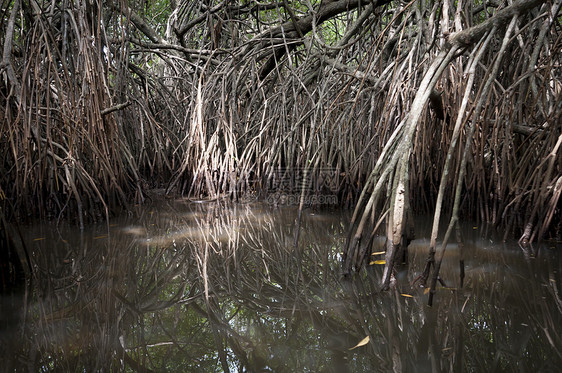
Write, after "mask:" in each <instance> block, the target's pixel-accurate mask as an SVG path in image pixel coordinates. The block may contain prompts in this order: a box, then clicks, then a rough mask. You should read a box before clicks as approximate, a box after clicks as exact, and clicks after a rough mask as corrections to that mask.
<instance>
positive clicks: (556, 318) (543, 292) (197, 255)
mask: <svg viewBox="0 0 562 373" xmlns="http://www.w3.org/2000/svg"><path fill="white" fill-rule="evenodd" d="M143 214H144V215H143ZM295 216H296V211H295V210H293V209H291V208H284V209H282V210H270V209H269V208H266V207H264V206H261V205H248V206H241V205H234V206H231V205H218V204H208V205H198V204H189V205H187V207H182V206H181V205H180V203H179V202H176V203H174V204H173V205H170V208H165V209H161V210H160V212H157V213H151V214H148V213H145V212H141V213H140V214H139V216H136V217H135V221H136V222H137V224H142V227H143V228H142V229H140V228H139V229H136V228H135V230H134V231H135V232H136V236H133V237H132V236H130V235H124V234H119V232H118V231H116V230H117V229H118V228H111V229H113V231H112V232H111V234H110V236H108V237H106V238H99V235H97V234H96V235H91V236H90V235H87V234H84V235H83V236H82V237H81V238H80V239H81V242H80V241H79V240H72V239H68V238H66V240H67V243H64V242H63V241H60V240H59V242H58V243H59V244H60V245H55V246H58V248H56V247H55V248H54V249H50V250H41V251H39V250H38V247H39V246H38V243H35V244H34V245H35V249H34V252H35V254H34V256H33V263H34V266H35V268H37V271H36V282H35V284H36V286H37V287H36V289H35V295H36V296H37V298H38V299H41V301H40V302H35V301H34V302H31V303H30V305H31V307H30V312H29V315H28V320H29V321H28V324H27V327H26V328H27V332H26V333H25V336H26V337H25V341H24V342H25V343H24V345H23V347H22V348H21V353H20V355H21V356H25V359H26V360H28V361H30V363H29V365H30V367H35V368H38V367H49V368H48V369H50V370H63V371H82V370H87V371H91V370H96V369H99V370H101V369H109V370H111V371H118V370H133V371H145V372H146V371H155V372H157V371H178V372H179V371H181V372H183V371H232V372H235V371H252V372H259V371H275V372H294V371H305V370H309V371H315V372H316V371H324V372H345V371H349V372H358V371H359V372H360V371H373V370H374V371H377V370H382V371H420V370H421V371H423V370H437V371H450V370H453V368H455V370H461V369H466V370H477V371H480V370H484V369H487V368H489V367H493V368H496V370H500V371H512V370H514V369H519V368H518V367H524V368H525V370H529V371H540V370H541V369H542V370H543V371H544V370H547V371H548V370H549V369H551V368H555V367H556V364H557V363H560V362H562V358H561V357H560V355H559V351H561V347H562V343H561V341H560V336H559V335H560V326H559V325H562V316H561V315H562V312H561V309H562V308H561V305H562V303H561V301H560V295H559V294H560V281H561V280H562V279H561V275H560V273H559V272H558V271H559V268H561V264H562V263H561V259H560V258H559V257H555V256H554V255H552V257H548V258H541V257H538V258H536V259H532V258H530V259H528V261H527V262H521V261H520V260H519V258H520V256H519V255H513V253H509V252H507V251H505V252H503V251H501V250H500V251H498V250H483V249H478V248H476V247H474V248H473V247H470V246H469V245H468V247H467V250H466V251H465V255H466V253H474V255H475V256H474V257H473V256H467V258H466V259H467V263H468V265H467V274H466V281H465V282H466V283H465V287H464V288H463V289H457V290H452V289H445V288H438V289H437V291H438V292H439V297H437V300H438V301H437V302H436V304H435V305H434V307H432V308H429V307H427V306H425V297H424V295H423V290H421V289H419V290H418V289H412V288H411V287H410V285H409V284H407V283H402V282H400V280H399V281H398V284H397V288H396V291H394V292H385V293H382V294H381V293H380V292H379V286H378V281H377V279H379V278H380V275H381V273H380V272H381V269H380V268H373V267H369V270H368V271H366V272H364V273H362V274H361V276H357V278H356V279H354V280H345V281H344V280H342V279H341V278H340V274H341V272H340V268H339V266H338V263H339V261H338V258H339V255H340V252H339V250H338V248H341V243H342V240H343V239H344V235H345V232H346V230H347V227H346V226H344V225H342V224H341V223H340V217H339V215H334V216H332V217H330V216H326V215H322V214H319V215H306V214H305V216H304V217H303V221H302V226H301V229H302V231H301V238H300V244H299V246H298V249H295V248H294V246H293V234H294V231H293V226H294V220H293V219H294V217H295ZM189 227H197V229H187V228H189ZM61 237H67V235H66V233H65V232H62V233H61ZM96 237H98V238H96ZM94 238H96V239H94ZM48 239H49V240H51V239H52V240H56V237H48ZM44 241H47V240H44ZM44 241H40V242H44ZM537 253H539V254H540V253H541V251H537ZM476 255H478V256H476ZM475 259H478V261H482V260H483V261H484V262H485V263H503V264H502V266H494V267H491V265H490V266H488V267H487V268H486V267H485V266H481V265H477V266H473V265H471V263H472V262H474V260H475ZM547 259H548V260H549V261H547ZM544 261H546V262H547V263H548V265H544V263H543V262H544ZM99 263H101V264H99ZM412 263H413V265H412V268H410V271H411V272H412V273H410V276H409V277H410V278H412V277H413V273H414V272H419V271H420V270H421V267H422V266H423V264H424V258H423V257H422V254H419V255H418V256H416V255H415V253H414V257H413V259H412ZM454 268H456V267H454ZM540 268H549V271H548V273H542V272H540V270H539V269H540ZM442 274H443V276H446V277H447V278H449V279H453V278H455V277H456V276H457V275H458V273H456V272H455V269H453V267H449V266H447V265H446V264H444V267H443V270H442ZM521 275H523V276H525V277H526V278H528V279H529V281H520V280H519V278H518V277H517V276H521ZM406 293H407V294H409V295H412V297H406V296H403V295H401V294H406ZM34 336H37V337H34ZM366 336H369V337H370V342H369V343H368V344H367V345H365V346H362V347H358V348H355V349H352V350H350V348H351V347H353V346H355V345H356V344H357V343H358V342H359V341H360V340H362V339H364V338H365V337H366ZM490 364H495V365H490Z"/></svg>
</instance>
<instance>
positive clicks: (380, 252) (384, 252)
mask: <svg viewBox="0 0 562 373" xmlns="http://www.w3.org/2000/svg"><path fill="white" fill-rule="evenodd" d="M382 254H386V251H377V252H376V253H372V254H371V255H382Z"/></svg>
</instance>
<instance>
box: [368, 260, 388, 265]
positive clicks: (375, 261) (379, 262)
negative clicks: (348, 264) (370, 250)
mask: <svg viewBox="0 0 562 373" xmlns="http://www.w3.org/2000/svg"><path fill="white" fill-rule="evenodd" d="M385 263H386V260H384V259H383V260H373V261H372V262H371V263H369V265H370V266H372V265H373V264H385Z"/></svg>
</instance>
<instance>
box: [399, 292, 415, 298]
mask: <svg viewBox="0 0 562 373" xmlns="http://www.w3.org/2000/svg"><path fill="white" fill-rule="evenodd" d="M400 295H401V296H403V297H406V298H413V297H414V296H413V295H410V294H405V293H402V294H400Z"/></svg>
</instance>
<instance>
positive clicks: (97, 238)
mask: <svg viewBox="0 0 562 373" xmlns="http://www.w3.org/2000/svg"><path fill="white" fill-rule="evenodd" d="M101 238H107V234H104V235H102V236H96V237H94V240H99V239H101Z"/></svg>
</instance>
